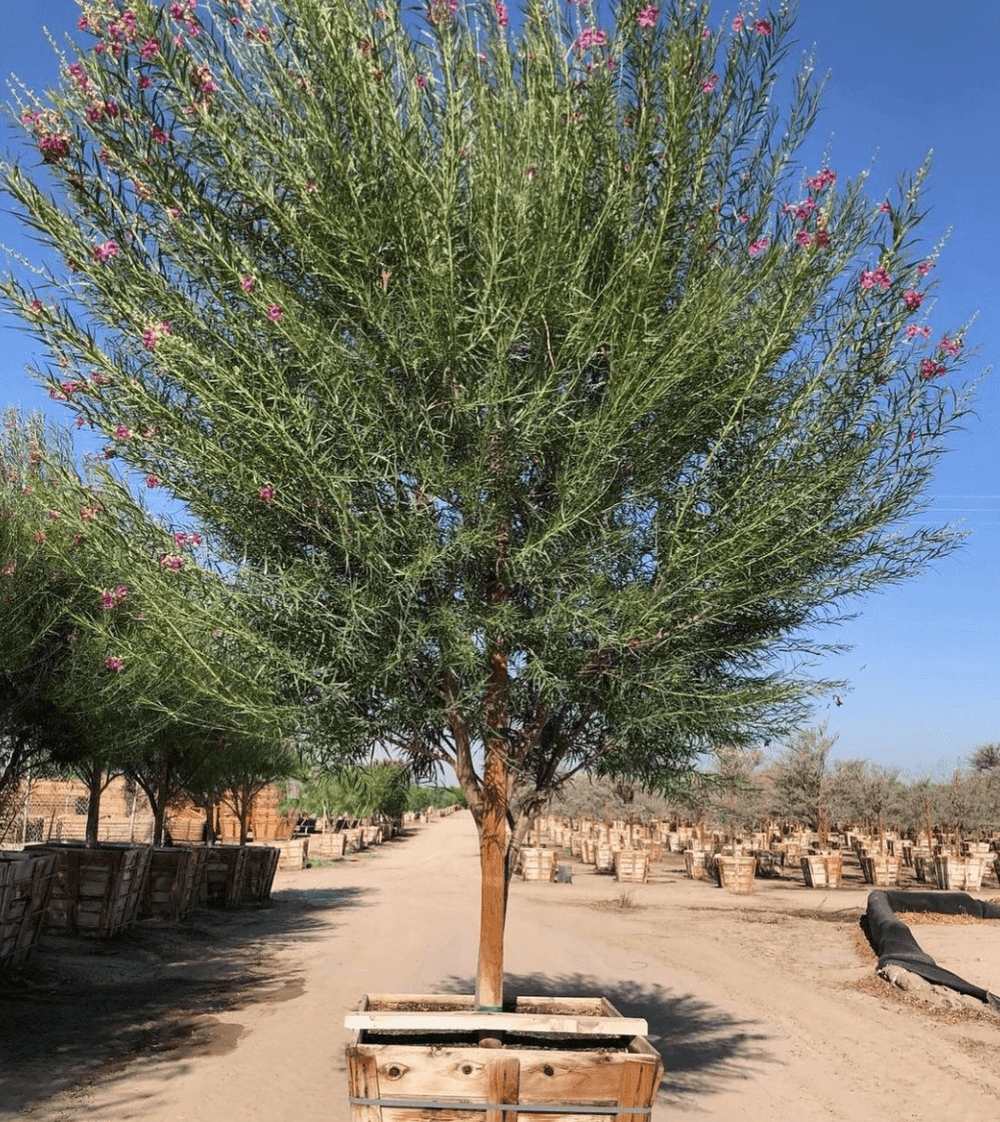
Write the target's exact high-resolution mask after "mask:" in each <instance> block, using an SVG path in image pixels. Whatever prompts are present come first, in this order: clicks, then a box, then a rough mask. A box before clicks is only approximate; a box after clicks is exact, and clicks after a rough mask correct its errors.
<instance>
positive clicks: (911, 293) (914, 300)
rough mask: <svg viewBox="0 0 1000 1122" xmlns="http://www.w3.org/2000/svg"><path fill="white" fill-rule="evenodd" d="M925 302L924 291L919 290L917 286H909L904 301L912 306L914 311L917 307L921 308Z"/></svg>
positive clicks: (904, 294)
mask: <svg viewBox="0 0 1000 1122" xmlns="http://www.w3.org/2000/svg"><path fill="white" fill-rule="evenodd" d="M923 302H924V294H923V293H922V292H917V290H916V289H915V288H908V289H907V290H906V291H905V292H904V293H903V303H904V304H905V305H906V306H907V307H908V308H912V309H913V310H914V311H916V309H917V308H919V307H920V305H921V304H922V303H923Z"/></svg>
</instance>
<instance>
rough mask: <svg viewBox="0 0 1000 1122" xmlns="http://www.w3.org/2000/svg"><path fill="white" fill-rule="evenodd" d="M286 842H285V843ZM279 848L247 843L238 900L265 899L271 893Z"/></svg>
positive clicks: (279, 852) (279, 853)
mask: <svg viewBox="0 0 1000 1122" xmlns="http://www.w3.org/2000/svg"><path fill="white" fill-rule="evenodd" d="M286 844H287V843H286ZM280 857H281V850H280V848H279V847H278V846H273V845H248V846H247V869H246V875H245V876H244V879H243V895H242V896H241V897H240V902H241V903H243V902H244V901H247V900H266V899H268V897H269V896H270V895H271V888H272V886H273V885H274V874H275V871H276V870H277V868H278V861H279V858H280Z"/></svg>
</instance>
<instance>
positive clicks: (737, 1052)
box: [436, 974, 777, 1103]
mask: <svg viewBox="0 0 1000 1122" xmlns="http://www.w3.org/2000/svg"><path fill="white" fill-rule="evenodd" d="M474 989H475V979H474V978H455V977H452V978H449V979H448V980H447V981H446V982H445V983H444V984H443V985H442V986H441V988H440V991H436V992H441V993H472V992H473V991H474ZM504 994H505V1000H506V1001H513V999H514V998H516V997H606V998H607V999H608V1001H610V1002H611V1004H612V1005H613V1006H614V1007H615V1008H616V1009H617V1010H618V1012H619V1013H621V1015H622V1016H623V1017H641V1018H642V1019H643V1020H645V1021H646V1023H647V1024H648V1025H649V1033H648V1036H647V1038H646V1039H647V1040H648V1041H649V1043H650V1044H652V1046H653V1047H654V1048H655V1049H656V1050H657V1051H658V1052H659V1053H660V1055H661V1056H662V1057H663V1067H664V1074H663V1080H662V1082H661V1083H660V1095H661V1096H663V1097H664V1099H665V1100H666V1101H669V1102H674V1103H682V1102H684V1101H687V1100H690V1099H692V1098H694V1097H703V1096H705V1095H708V1094H714V1093H717V1092H718V1091H720V1090H725V1089H727V1087H728V1086H729V1085H730V1084H732V1083H734V1082H736V1081H738V1080H740V1079H743V1078H745V1077H746V1076H747V1075H748V1074H750V1073H751V1072H757V1071H760V1070H761V1068H762V1067H763V1065H765V1064H768V1063H776V1062H777V1060H776V1059H775V1057H774V1056H773V1055H772V1054H771V1053H770V1052H769V1051H768V1049H767V1046H766V1043H767V1041H768V1040H769V1039H770V1036H769V1034H768V1033H767V1032H765V1031H763V1028H764V1026H763V1025H762V1024H761V1023H760V1022H759V1021H744V1020H739V1019H737V1018H736V1017H733V1016H732V1015H731V1014H729V1013H727V1012H726V1011H725V1010H722V1009H719V1008H718V1007H716V1006H714V1005H712V1004H710V1003H709V1002H707V1001H702V1000H701V999H699V998H697V997H694V996H693V995H691V994H681V993H676V992H674V991H672V990H669V989H665V988H664V987H663V986H659V985H655V984H654V985H643V984H642V983H639V982H632V981H618V982H608V981H607V980H605V979H600V978H595V977H592V976H588V975H584V974H564V975H559V976H556V977H553V976H550V975H547V974H507V975H506V976H505V985H504Z"/></svg>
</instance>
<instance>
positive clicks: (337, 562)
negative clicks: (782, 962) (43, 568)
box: [3, 0, 964, 876]
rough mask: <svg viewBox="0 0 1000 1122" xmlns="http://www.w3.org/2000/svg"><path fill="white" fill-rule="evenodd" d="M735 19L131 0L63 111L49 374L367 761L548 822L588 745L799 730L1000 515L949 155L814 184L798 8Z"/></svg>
mask: <svg viewBox="0 0 1000 1122" xmlns="http://www.w3.org/2000/svg"><path fill="white" fill-rule="evenodd" d="M706 21H707V8H706V7H704V6H698V5H691V4H686V3H683V4H682V3H679V2H676V3H670V4H664V5H663V6H662V7H660V6H658V5H651V6H649V7H646V8H644V9H642V10H639V11H637V10H636V7H635V5H629V4H625V3H618V4H615V5H614V6H613V8H612V13H611V17H610V19H609V21H608V23H607V24H606V25H604V26H601V25H599V24H598V23H597V22H596V16H595V15H594V14H593V13H592V9H591V8H590V7H582V6H573V7H572V8H570V9H569V10H568V11H567V10H566V9H565V8H564V6H563V5H561V4H559V3H556V2H555V0H551V2H550V0H528V3H527V4H526V5H525V7H524V9H523V10H522V11H520V12H519V13H517V15H516V17H515V18H512V16H511V13H510V11H509V10H508V8H507V6H506V4H504V3H500V2H495V3H494V2H487V0H447V2H446V0H430V3H429V4H428V6H427V8H426V10H425V11H424V13H423V18H422V19H416V18H413V19H411V18H410V17H409V16H405V15H404V9H403V7H402V6H401V5H399V4H395V3H388V2H386V0H377V2H376V0H359V2H350V3H349V2H347V0H283V2H281V3H277V2H271V0H254V3H253V4H252V5H250V4H247V3H244V2H242V0H240V2H229V0H213V2H209V3H207V4H202V5H195V4H194V3H193V2H192V0H183V2H181V3H175V4H169V5H166V4H162V5H161V4H152V5H150V4H146V3H139V4H135V5H134V6H132V7H130V8H129V9H128V10H127V11H126V10H125V9H124V6H123V5H120V4H118V3H116V2H115V0H106V2H104V3H99V2H97V0H90V2H87V3H84V4H83V17H82V20H81V24H80V26H81V28H82V29H83V30H84V31H85V32H86V33H87V34H90V35H92V36H93V37H94V38H93V45H92V49H89V50H87V51H85V52H79V53H73V54H71V55H67V56H66V57H65V59H64V60H63V64H62V81H61V83H60V85H59V87H58V89H56V90H54V91H53V92H52V93H51V94H49V95H46V96H42V97H36V96H35V95H33V94H30V93H28V92H27V91H25V92H23V93H22V95H21V99H20V105H19V106H18V110H17V111H18V114H19V117H20V120H21V121H22V123H23V127H24V130H25V132H26V134H27V136H28V137H29V138H31V139H33V140H34V142H35V143H36V144H37V151H38V159H37V160H36V161H35V165H36V166H34V167H26V166H24V162H23V161H22V162H17V161H10V160H8V161H7V162H5V163H4V165H3V181H4V183H5V186H6V190H7V192H8V193H9V195H10V196H11V197H12V199H13V201H14V203H15V204H16V206H17V207H18V209H19V213H20V215H21V217H22V219H23V221H24V223H25V224H26V225H27V226H28V227H29V228H30V229H31V230H32V231H33V232H34V233H35V235H36V236H37V238H38V239H39V240H40V242H41V243H42V244H43V245H44V246H48V247H50V248H51V249H52V250H53V251H55V253H56V254H57V255H58V261H57V263H55V264H50V265H49V266H47V267H46V269H43V271H42V273H41V274H40V275H36V276H34V277H32V278H30V279H29V278H27V277H25V276H16V277H11V278H9V279H8V280H7V282H6V284H5V285H4V289H3V291H4V293H5V296H6V300H7V303H8V306H10V307H12V308H13V309H14V310H15V311H16V312H17V313H19V314H20V315H21V317H22V318H23V319H24V321H25V322H26V323H27V324H28V325H29V326H30V327H31V329H32V330H33V331H34V332H35V333H36V334H37V336H38V337H39V339H40V340H41V341H42V342H43V343H44V344H45V346H46V347H47V348H48V352H49V353H50V354H51V356H52V361H51V365H50V366H49V367H48V368H46V369H42V370H40V371H39V376H40V377H41V378H42V380H43V381H45V382H46V384H48V385H49V386H50V389H51V392H52V393H53V395H54V396H56V397H61V398H63V399H65V400H66V401H67V404H68V405H69V406H70V408H72V409H74V410H75V411H76V412H77V413H78V415H79V417H80V419H81V420H83V421H85V422H87V423H89V424H91V425H93V426H94V427H96V428H97V429H98V430H99V431H101V432H102V433H103V434H104V435H105V437H106V438H107V441H108V452H107V454H108V455H109V456H113V457H115V458H116V459H117V460H118V461H120V462H123V463H126V464H128V465H129V466H130V467H131V468H133V469H135V470H136V471H138V472H139V473H140V477H141V478H144V479H145V481H146V483H147V485H148V486H150V487H158V486H165V487H168V488H169V489H170V490H171V491H172V492H173V493H174V494H176V495H177V496H179V497H180V498H181V499H182V500H183V501H184V502H185V503H186V504H187V505H188V507H189V508H190V510H191V512H192V513H193V515H194V516H195V517H196V518H197V519H198V520H199V521H200V523H201V525H202V527H203V529H204V532H205V533H206V536H207V538H208V540H209V542H210V544H211V548H212V549H213V551H215V553H216V555H217V556H218V557H219V558H220V559H221V561H222V563H223V564H224V565H225V566H227V567H228V569H229V571H230V572H238V573H239V579H238V581H234V584H236V583H238V585H239V587H240V589H241V593H244V594H245V603H246V605H247V611H249V612H250V614H251V617H252V618H253V619H254V620H255V623H256V625H258V626H259V627H260V629H261V630H262V631H263V632H265V633H266V634H267V635H268V637H269V640H270V641H271V642H272V643H273V644H274V647H275V649H278V650H282V651H284V652H286V654H287V655H288V658H289V659H291V660H297V661H298V665H299V667H300V669H299V670H295V671H292V672H291V673H292V676H293V677H294V678H295V680H296V681H298V682H300V683H301V696H302V697H303V698H304V699H308V700H309V703H310V705H309V712H310V713H311V714H312V717H313V719H314V720H315V721H316V722H317V724H318V725H320V726H322V727H323V728H324V729H325V730H327V731H329V730H333V731H334V734H335V735H334V736H333V737H332V739H333V740H334V741H335V742H336V743H338V744H339V745H340V747H341V750H344V749H346V748H350V747H352V746H357V747H358V748H360V747H362V746H365V745H374V744H380V745H384V746H387V747H388V748H389V749H390V750H391V751H392V752H393V753H395V754H399V753H403V754H405V755H407V756H408V757H409V758H410V759H411V760H412V761H414V762H415V764H417V765H421V764H427V763H428V762H430V763H435V762H444V763H447V764H449V765H450V766H451V767H453V768H454V770H455V773H456V775H457V776H458V779H459V781H460V783H461V785H462V787H463V790H464V791H465V792H466V795H467V797H468V800H469V804H470V807H471V808H472V811H473V813H474V815H475V816H476V819H477V822H479V823H480V824H483V823H484V822H485V821H486V819H487V818H488V817H489V815H490V814H492V815H493V817H492V818H491V819H490V822H491V825H490V830H491V831H493V832H494V833H495V834H496V836H501V835H502V834H503V830H502V829H501V828H500V820H501V819H502V817H503V813H504V812H505V810H506V808H507V803H508V796H510V795H511V794H512V793H513V796H514V798H515V803H516V802H517V794H518V792H522V793H524V795H525V797H524V799H523V801H522V802H521V803H520V804H519V807H518V809H519V811H520V812H521V814H520V825H519V827H518V829H519V830H522V831H523V828H525V827H526V822H527V817H526V816H527V815H528V814H529V813H530V812H531V810H532V809H533V808H535V807H537V805H538V803H539V801H540V800H541V799H543V798H544V797H545V796H546V795H547V793H548V792H550V791H551V790H552V789H553V787H554V786H556V785H557V784H558V783H559V782H560V781H561V780H562V779H564V778H565V777H567V776H569V775H571V774H573V772H574V771H577V770H579V769H582V768H591V769H593V770H595V771H598V772H605V773H607V774H611V775H622V776H629V777H632V778H636V779H639V780H641V781H642V782H645V783H648V784H653V785H656V786H659V787H660V788H662V789H670V787H671V785H672V784H674V783H676V782H677V781H678V780H679V781H682V782H683V780H684V778H685V777H686V776H688V775H690V773H691V771H692V770H693V769H694V768H695V766H696V764H697V760H698V753H699V752H700V751H703V750H706V749H710V748H712V747H713V746H715V745H719V744H726V745H730V746H733V747H739V746H741V745H747V744H752V743H755V742H757V741H759V740H762V739H764V738H765V737H768V736H774V735H777V734H779V733H781V732H782V731H786V730H788V729H789V728H791V727H794V726H795V724H796V723H797V722H798V721H800V720H801V718H802V716H803V713H804V711H805V710H806V709H807V708H808V704H809V701H810V698H811V697H812V696H814V695H815V693H816V692H817V691H822V690H823V689H824V688H825V685H824V683H817V682H814V681H812V680H811V679H810V677H809V674H808V672H807V670H804V669H803V668H802V666H801V665H800V663H801V661H802V660H803V659H805V660H808V658H809V656H810V655H812V654H814V653H815V652H816V651H817V650H818V649H821V647H822V640H821V639H819V638H817V634H818V630H817V629H819V628H820V627H821V625H824V624H827V623H829V622H831V621H832V620H836V619H839V618H843V616H844V615H845V614H846V613H847V612H848V611H849V610H850V606H851V605H852V603H853V602H854V601H855V599H856V598H857V597H858V596H859V595H861V594H863V593H866V592H869V591H871V590H873V589H878V588H882V587H884V586H886V585H887V584H891V583H892V582H894V581H899V580H902V579H904V578H906V577H908V576H910V575H911V574H913V573H915V572H917V571H919V569H920V568H921V567H922V566H923V565H925V564H926V563H927V562H928V561H929V560H931V559H932V558H935V557H937V556H939V555H941V554H942V553H944V552H946V551H947V550H949V549H951V548H953V547H954V545H955V543H956V539H955V536H954V535H953V534H952V533H951V532H949V531H948V530H947V529H946V528H942V527H932V526H928V525H926V524H924V523H922V522H920V521H918V520H914V515H915V514H916V513H917V512H919V510H920V509H921V503H922V495H923V492H924V489H925V486H926V484H927V482H928V480H929V479H930V477H931V473H932V471H933V468H934V465H935V463H936V461H937V458H938V456H939V455H940V454H941V452H942V451H943V449H944V447H945V441H946V439H947V435H948V433H949V432H950V431H951V430H952V428H953V427H954V426H955V424H956V421H957V420H958V418H959V417H960V416H961V414H962V411H963V408H964V406H963V404H962V402H961V399H960V397H956V395H955V392H954V387H955V384H956V371H957V368H958V367H959V366H960V365H961V363H962V360H963V331H962V329H961V328H955V327H950V328H948V329H947V330H945V329H942V328H941V327H940V326H937V325H935V326H934V327H933V328H932V326H931V325H930V324H929V323H928V322H926V320H925V318H924V316H923V313H921V311H920V308H921V305H922V304H923V302H924V301H925V299H926V296H927V293H928V291H929V290H930V288H931V287H932V283H931V280H930V277H929V274H930V272H931V270H932V269H933V268H934V266H935V254H934V250H933V248H931V247H928V246H926V245H924V244H922V243H921V242H920V241H919V240H918V239H917V228H918V226H919V223H920V220H921V218H922V213H921V195H920V191H921V184H922V181H923V179H924V176H925V174H926V170H927V169H926V168H921V169H920V170H919V171H918V172H917V173H915V175H913V176H911V177H903V178H902V179H901V181H900V186H899V191H898V193H897V194H896V195H895V196H894V197H892V198H890V199H885V198H876V199H871V198H868V197H867V196H866V194H865V192H864V176H863V175H861V176H859V177H857V178H854V179H849V178H847V177H844V176H840V175H838V174H837V173H836V172H835V171H834V170H833V169H832V168H831V167H829V166H821V167H817V168H806V167H803V166H802V164H801V162H800V160H799V159H798V158H797V152H798V150H799V148H800V146H801V145H802V143H803V141H804V140H805V139H806V137H807V136H808V134H809V130H810V129H811V127H812V125H813V123H814V120H815V116H816V112H817V107H818V103H819V87H818V85H817V84H816V83H815V82H814V81H813V80H812V77H811V73H810V71H809V69H808V67H806V68H804V69H803V70H802V71H801V72H800V73H799V75H798V76H797V78H796V79H795V81H794V82H793V89H792V93H791V96H790V100H789V103H788V105H787V107H786V109H785V110H784V112H781V111H780V110H779V109H778V108H777V107H776V106H777V100H778V94H779V86H778V80H779V77H780V75H781V71H782V66H783V64H784V63H785V61H786V60H787V57H788V51H789V47H790V44H791V38H790V36H791V24H792V19H791V16H790V14H789V13H788V12H787V11H786V10H785V9H782V11H781V12H780V13H778V14H775V15H773V16H771V15H769V16H767V17H766V18H765V17H761V18H759V19H756V18H755V19H754V20H753V21H749V20H744V19H743V18H740V19H737V20H736V21H734V22H733V24H732V25H731V26H727V27H725V28H722V29H719V30H715V29H713V28H712V27H710V26H708V24H707V22H706ZM53 181H54V183H53ZM928 306H929V305H928ZM925 310H926V309H925ZM477 745H484V746H485V755H486V759H487V765H486V767H485V768H484V769H482V771H481V770H480V768H479V766H478V763H477V756H476V751H477ZM491 761H492V763H491ZM508 768H509V770H508ZM505 836H506V837H507V843H509V841H510V835H509V834H507V835H505ZM514 836H515V837H516V836H517V834H516V833H515V835H514ZM507 843H504V844H507ZM509 872H510V868H509V865H508V867H507V875H508V876H509Z"/></svg>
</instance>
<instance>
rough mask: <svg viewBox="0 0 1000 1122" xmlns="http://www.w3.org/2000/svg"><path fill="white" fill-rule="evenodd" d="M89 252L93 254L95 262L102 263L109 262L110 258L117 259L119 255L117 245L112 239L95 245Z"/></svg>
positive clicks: (119, 251)
mask: <svg viewBox="0 0 1000 1122" xmlns="http://www.w3.org/2000/svg"><path fill="white" fill-rule="evenodd" d="M91 252H92V253H93V254H94V260H95V261H101V262H104V261H110V260H111V258H112V257H117V256H118V255H119V254H120V253H121V250H120V249H119V248H118V243H117V242H116V241H115V240H114V238H110V239H109V240H108V241H106V242H101V243H100V244H99V245H95V246H94V248H93V250H92V251H91Z"/></svg>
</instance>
